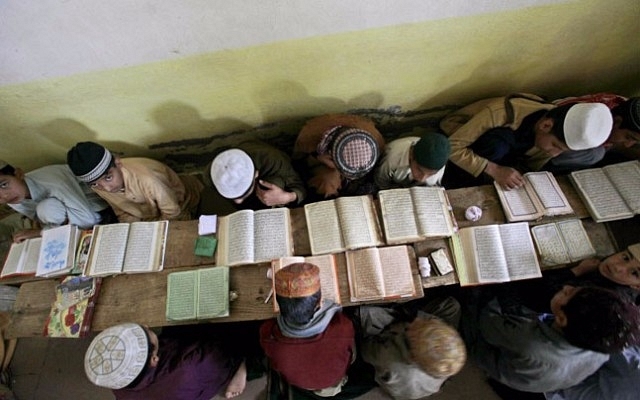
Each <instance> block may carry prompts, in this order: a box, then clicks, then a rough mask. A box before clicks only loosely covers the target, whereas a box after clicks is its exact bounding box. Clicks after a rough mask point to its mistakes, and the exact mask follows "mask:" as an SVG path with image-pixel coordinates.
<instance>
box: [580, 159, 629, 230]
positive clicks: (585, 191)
mask: <svg viewBox="0 0 640 400" xmlns="http://www.w3.org/2000/svg"><path fill="white" fill-rule="evenodd" d="M571 178H572V182H573V183H574V185H575V186H576V190H577V191H578V193H579V194H580V196H581V197H582V199H583V200H584V202H585V205H586V206H587V208H588V209H589V212H590V213H591V217H593V220H594V221H596V222H605V221H613V220H617V219H623V218H631V217H633V212H631V210H630V209H629V207H628V206H627V204H626V203H625V201H624V200H623V199H622V197H621V196H620V194H619V193H618V191H617V190H616V188H615V187H614V186H613V183H612V182H611V181H610V180H609V178H607V176H606V175H605V173H604V171H603V170H602V169H601V168H592V169H584V170H582V171H574V172H572V173H571Z"/></svg>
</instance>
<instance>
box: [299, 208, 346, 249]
mask: <svg viewBox="0 0 640 400" xmlns="http://www.w3.org/2000/svg"><path fill="white" fill-rule="evenodd" d="M304 214H305V217H306V219H307V230H308V231H309V242H310V244H311V254H314V255H315V254H326V253H337V252H340V251H343V250H344V244H343V241H342V232H341V231H340V221H339V220H338V210H336V206H335V202H334V201H333V200H325V201H319V202H317V203H311V204H307V205H305V206H304Z"/></svg>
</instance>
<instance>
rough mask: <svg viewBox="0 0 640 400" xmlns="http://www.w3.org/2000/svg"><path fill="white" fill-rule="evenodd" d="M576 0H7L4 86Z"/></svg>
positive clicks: (1, 7)
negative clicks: (321, 36)
mask: <svg viewBox="0 0 640 400" xmlns="http://www.w3.org/2000/svg"><path fill="white" fill-rule="evenodd" d="M563 2H567V1H566V0H387V1H385V0H369V1H366V0H358V1H355V0H353V1H347V0H318V1H309V0H155V1H151V0H31V1H29V0H3V1H1V2H0V86H6V85H11V84H17V83H24V82H29V81H33V80H40V79H47V78H54V77H64V76H70V75H74V74H78V73H83V72H93V71H101V70H106V69H112V68H120V67H127V66H134V65H139V64H144V63H148V62H154V61H161V60H169V59H176V58H181V57H184V56H187V55H193V54H200V53H210V52H216V51H220V50H225V49H235V48H242V47H247V46H254V45H260V44H265V43H271V42H277V41H283V40H289V39H299V38H305V37H312V36H319V35H327V34H332V33H340V32H347V31H357V30H363V29H370V28H376V27H385V26H392V25H398V24H406V23H414V22H421V21H427V20H435V19H442V18H447V17H460V16H466V15H475V14H481V13H490V12H496V11H501V10H509V9H517V8H524V7H530V6H536V5H541V4H547V3H563Z"/></svg>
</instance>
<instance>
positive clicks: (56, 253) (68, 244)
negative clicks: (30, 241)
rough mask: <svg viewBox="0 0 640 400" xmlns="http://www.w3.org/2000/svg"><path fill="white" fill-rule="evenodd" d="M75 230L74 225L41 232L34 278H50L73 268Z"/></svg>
mask: <svg viewBox="0 0 640 400" xmlns="http://www.w3.org/2000/svg"><path fill="white" fill-rule="evenodd" d="M77 229H78V228H76V227H75V226H74V225H63V226H59V227H56V228H51V229H45V230H43V232H42V245H41V250H40V256H39V257H38V266H37V268H36V276H52V275H56V274H59V273H61V272H64V271H67V270H69V269H71V268H72V267H73V259H74V257H75V244H76V239H77V238H76V237H75V235H74V233H75V231H76V230H77ZM70 250H71V251H70Z"/></svg>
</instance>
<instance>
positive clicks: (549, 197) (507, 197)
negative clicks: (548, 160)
mask: <svg viewBox="0 0 640 400" xmlns="http://www.w3.org/2000/svg"><path fill="white" fill-rule="evenodd" d="M524 182H525V183H524V185H523V186H522V187H519V188H518V189H511V190H505V189H503V188H502V187H500V185H498V184H497V183H496V182H494V185H495V187H496V191H497V192H498V197H500V202H501V203H502V208H503V209H504V214H505V216H506V217H507V220H508V221H510V222H514V221H534V220H536V219H539V218H542V217H548V216H554V215H564V214H571V213H573V209H572V208H571V205H570V204H569V201H568V200H567V198H566V197H565V195H564V193H563V192H562V189H560V186H559V185H558V181H557V180H556V178H555V177H554V176H553V174H552V173H550V172H546V171H540V172H528V173H526V174H524Z"/></svg>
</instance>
